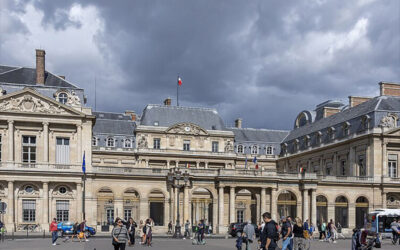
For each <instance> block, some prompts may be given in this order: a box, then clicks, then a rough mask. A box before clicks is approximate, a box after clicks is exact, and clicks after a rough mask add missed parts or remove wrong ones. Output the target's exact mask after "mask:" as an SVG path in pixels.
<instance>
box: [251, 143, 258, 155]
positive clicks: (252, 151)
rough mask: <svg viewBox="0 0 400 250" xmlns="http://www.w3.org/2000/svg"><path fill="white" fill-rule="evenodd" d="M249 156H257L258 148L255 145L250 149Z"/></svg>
mask: <svg viewBox="0 0 400 250" xmlns="http://www.w3.org/2000/svg"><path fill="white" fill-rule="evenodd" d="M251 154H253V155H256V154H258V146H257V145H253V146H252V147H251Z"/></svg>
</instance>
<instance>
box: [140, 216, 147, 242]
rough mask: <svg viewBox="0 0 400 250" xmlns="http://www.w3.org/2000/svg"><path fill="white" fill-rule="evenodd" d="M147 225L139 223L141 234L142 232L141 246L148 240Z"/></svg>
mask: <svg viewBox="0 0 400 250" xmlns="http://www.w3.org/2000/svg"><path fill="white" fill-rule="evenodd" d="M145 227H146V225H145V224H144V223H143V220H140V222H139V232H140V245H143V244H145V242H144V241H145V240H146V228H145Z"/></svg>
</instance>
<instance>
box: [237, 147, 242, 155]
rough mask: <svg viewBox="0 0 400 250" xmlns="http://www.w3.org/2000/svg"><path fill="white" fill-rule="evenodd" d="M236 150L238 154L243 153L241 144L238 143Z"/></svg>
mask: <svg viewBox="0 0 400 250" xmlns="http://www.w3.org/2000/svg"><path fill="white" fill-rule="evenodd" d="M237 152H238V154H243V145H238V147H237Z"/></svg>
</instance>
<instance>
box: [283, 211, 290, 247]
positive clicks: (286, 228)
mask: <svg viewBox="0 0 400 250" xmlns="http://www.w3.org/2000/svg"><path fill="white" fill-rule="evenodd" d="M281 221H282V226H281V235H282V250H286V249H289V250H292V246H291V245H290V241H291V239H292V226H291V225H290V222H289V221H287V219H286V217H285V216H282V217H281Z"/></svg>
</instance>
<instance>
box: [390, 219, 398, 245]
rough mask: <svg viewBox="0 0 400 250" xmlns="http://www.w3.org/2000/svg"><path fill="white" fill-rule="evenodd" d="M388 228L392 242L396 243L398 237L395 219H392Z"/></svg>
mask: <svg viewBox="0 0 400 250" xmlns="http://www.w3.org/2000/svg"><path fill="white" fill-rule="evenodd" d="M390 228H391V229H392V242H393V243H394V244H396V243H397V240H398V239H399V234H400V231H399V223H398V220H397V219H394V220H393V222H392V223H391V224H390ZM399 244H400V240H399Z"/></svg>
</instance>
